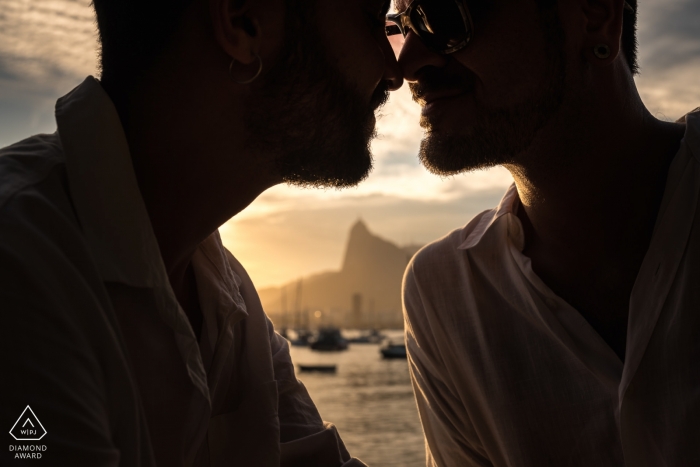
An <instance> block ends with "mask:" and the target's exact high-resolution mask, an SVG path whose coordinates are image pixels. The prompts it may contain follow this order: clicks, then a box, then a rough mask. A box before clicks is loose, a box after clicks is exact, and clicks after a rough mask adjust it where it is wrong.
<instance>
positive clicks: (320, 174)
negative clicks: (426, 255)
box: [248, 0, 402, 188]
mask: <svg viewBox="0 0 700 467" xmlns="http://www.w3.org/2000/svg"><path fill="white" fill-rule="evenodd" d="M387 8H388V2H387V1H384V0H353V1H347V0H342V1H341V0H318V1H309V0H289V1H288V2H287V13H286V16H287V21H286V24H287V32H286V40H285V45H284V47H283V51H282V53H281V54H280V57H281V61H280V62H279V63H277V64H276V65H275V66H274V69H272V70H271V71H270V72H269V73H268V74H267V76H266V78H265V79H263V80H261V82H260V83H259V84H258V85H257V86H256V87H255V91H254V92H253V94H252V95H251V97H250V108H252V109H253V111H252V113H251V114H250V116H249V119H248V125H249V128H250V129H251V132H253V133H254V134H255V135H256V138H255V140H256V141H255V142H254V144H256V145H257V149H258V150H265V151H270V152H272V153H276V154H278V158H277V167H278V170H279V171H280V174H281V176H282V177H283V179H284V181H286V182H288V183H291V184H295V185H301V186H314V187H333V188H340V187H346V186H353V185H356V184H357V183H359V182H360V181H362V180H363V179H364V178H366V177H367V175H368V174H369V172H370V170H371V168H372V154H371V152H370V141H371V139H372V138H373V137H374V136H375V116H374V112H375V110H377V109H378V108H379V107H380V106H381V105H383V104H384V103H385V102H386V100H387V99H388V91H389V90H390V89H397V88H398V87H399V86H400V85H401V83H402V78H401V75H400V71H399V68H398V64H397V62H396V59H395V57H394V54H393V52H392V51H391V46H390V45H389V42H388V40H387V39H386V35H385V33H384V14H385V13H386V9H387ZM270 129H272V130H270Z"/></svg>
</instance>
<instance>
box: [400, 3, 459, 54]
mask: <svg viewBox="0 0 700 467" xmlns="http://www.w3.org/2000/svg"><path fill="white" fill-rule="evenodd" d="M411 22H412V23H413V25H414V27H415V28H416V29H418V30H419V32H420V36H421V39H423V41H424V42H425V44H426V45H427V46H428V47H430V48H432V49H434V50H436V51H439V52H444V51H447V50H449V49H451V48H453V47H459V46H461V45H463V44H464V43H465V42H466V41H467V40H468V39H469V35H470V33H471V31H469V30H468V28H467V26H466V25H465V20H464V16H463V12H462V10H461V9H460V8H459V6H458V4H457V2H456V1H454V0H444V1H441V2H429V1H426V2H421V3H420V4H419V5H417V6H416V7H415V8H414V9H413V12H412V13H411Z"/></svg>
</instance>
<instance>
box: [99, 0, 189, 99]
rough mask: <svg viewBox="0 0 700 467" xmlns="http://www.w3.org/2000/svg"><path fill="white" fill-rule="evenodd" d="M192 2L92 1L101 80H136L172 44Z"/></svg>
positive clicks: (116, 81)
mask: <svg viewBox="0 0 700 467" xmlns="http://www.w3.org/2000/svg"><path fill="white" fill-rule="evenodd" d="M191 3H192V0H93V1H92V5H93V7H94V8H95V16H96V17H97V29H98V33H99V42H100V51H99V59H100V60H99V67H100V74H101V76H102V80H103V81H104V80H109V81H110V82H112V83H119V86H120V87H123V86H129V85H130V84H133V83H135V82H136V81H138V80H139V79H140V78H141V77H142V76H143V75H144V73H145V72H146V71H147V70H148V69H149V68H151V67H152V66H153V65H154V64H155V62H156V61H157V60H158V58H159V57H160V56H161V55H162V53H163V52H164V51H165V50H166V49H167V48H168V46H169V45H170V43H171V42H172V39H173V35H174V33H175V32H176V31H177V29H178V27H179V26H180V24H181V22H182V16H183V13H184V11H185V9H186V8H187V7H188V6H189V5H190V4H191Z"/></svg>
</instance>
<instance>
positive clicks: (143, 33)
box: [0, 0, 402, 467]
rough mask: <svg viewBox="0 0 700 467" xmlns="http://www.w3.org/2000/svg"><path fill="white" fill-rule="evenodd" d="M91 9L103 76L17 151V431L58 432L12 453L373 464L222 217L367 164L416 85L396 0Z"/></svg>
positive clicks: (0, 407) (12, 206) (262, 466)
mask: <svg viewBox="0 0 700 467" xmlns="http://www.w3.org/2000/svg"><path fill="white" fill-rule="evenodd" d="M82 3H85V2H82ZM92 5H93V6H94V8H95V12H96V18H97V26H98V30H99V39H100V46H101V53H100V59H101V76H100V79H99V80H97V79H95V78H93V77H88V78H86V79H85V81H84V82H83V83H82V84H80V85H79V86H78V87H76V88H75V89H74V90H73V91H71V92H70V93H68V94H67V95H66V96H64V97H62V98H61V99H59V100H58V102H57V105H56V121H57V127H58V129H57V131H56V132H55V133H53V134H51V135H37V136H33V137H31V138H28V139H25V140H23V141H21V142H19V143H16V144H14V145H12V146H9V147H7V148H3V149H2V150H0V314H1V316H2V325H1V326H0V366H1V367H2V371H3V376H2V379H1V382H0V393H1V394H2V403H1V404H0V422H1V423H0V425H1V426H3V427H5V429H8V430H9V429H10V428H11V427H13V424H15V422H16V420H17V419H18V417H20V415H21V414H23V413H25V414H28V413H29V412H26V410H28V409H27V406H29V407H30V408H31V413H32V414H35V415H36V419H38V420H40V423H41V425H42V426H43V427H45V432H44V433H43V434H42V435H41V438H40V440H38V439H37V440H36V441H35V442H32V441H29V442H28V440H27V439H26V436H22V434H21V433H19V432H18V431H17V430H15V431H13V433H12V434H13V436H15V439H16V441H14V440H13V441H12V445H11V446H10V450H9V452H8V451H7V450H3V451H4V452H3V453H2V455H1V457H0V465H3V466H5V465H8V464H11V465H16V464H15V463H21V462H22V461H23V459H21V454H24V453H26V452H25V451H27V450H28V449H29V448H32V451H34V448H35V447H37V446H38V447H39V448H41V447H43V450H42V453H41V454H42V458H41V462H40V464H41V465H44V466H58V467H68V466H92V467H116V466H123V467H137V466H140V467H148V466H156V465H158V466H161V467H178V466H197V467H216V466H227V467H233V466H236V467H280V466H287V467H309V466H322V467H340V466H345V467H350V466H363V465H364V464H363V463H362V462H361V461H359V460H358V459H356V458H352V457H351V456H350V455H349V454H348V452H347V450H346V449H345V446H344V444H343V442H342V440H341V439H340V437H339V435H338V433H337V431H336V429H335V427H334V426H333V425H332V424H329V423H325V422H323V421H322V419H321V416H320V415H319V413H318V411H317V409H316V407H315V406H314V403H313V401H312V400H311V398H310V397H309V394H308V393H307V391H306V389H305V388H304V385H303V384H302V383H301V382H300V381H299V380H297V378H296V375H295V371H294V365H293V363H292V361H291V357H290V354H289V348H288V345H287V341H286V340H285V339H284V338H282V337H281V336H280V335H279V334H277V333H276V332H275V331H274V328H273V325H272V323H271V322H270V320H269V319H268V318H267V316H266V315H265V312H264V311H263V309H262V305H261V304H260V300H259V298H258V295H257V293H256V291H255V287H254V285H253V283H252V281H251V279H250V278H249V277H248V275H247V274H246V272H245V269H244V268H243V266H242V265H241V264H240V263H239V262H238V261H237V260H236V259H235V258H234V257H233V256H232V254H231V253H229V251H228V250H227V249H226V248H224V246H223V245H222V243H221V238H220V237H219V234H218V230H217V229H218V227H219V226H220V225H221V224H223V223H224V222H226V221H227V220H228V219H229V218H231V217H232V216H234V215H236V214H237V213H238V212H240V211H241V210H243V209H244V208H245V207H246V206H248V204H250V203H251V202H252V201H253V200H254V199H255V198H256V197H257V196H258V195H260V194H261V193H262V192H263V191H265V190H266V189H268V188H270V187H272V186H274V185H276V184H279V183H290V184H292V185H301V186H304V187H335V188H342V187H347V186H353V185H355V184H357V183H359V182H360V181H361V180H363V179H364V178H365V177H366V176H367V174H368V172H369V171H370V169H371V166H372V154H371V152H370V147H369V143H370V140H371V139H372V137H373V135H374V129H375V111H376V110H377V108H379V107H380V106H381V105H382V104H383V103H384V102H385V101H386V99H387V98H388V91H389V90H391V89H396V88H398V87H400V86H401V84H402V77H401V73H400V70H399V67H398V64H397V62H396V59H395V57H394V54H393V52H392V50H391V46H390V44H389V42H388V40H387V36H386V35H385V33H384V25H385V21H384V17H385V15H386V12H387V10H388V5H387V2H386V1H385V0H365V1H361V2H355V1H352V2H348V1H345V0H318V1H310V0H237V1H229V0H177V1H171V0H94V1H93V2H92ZM338 17H342V18H343V28H342V29H338V28H337V27H335V23H336V22H337V21H336V20H337V18H338ZM24 420H25V418H24V417H22V422H23V424H22V423H21V424H19V425H17V428H18V429H19V428H22V427H23V426H24V425H26V424H27V422H25V421H24ZM37 424H38V422H37V420H35V421H34V426H36V425H37ZM26 429H29V428H28V426H27V428H26ZM44 435H45V436H44ZM5 436H8V437H9V434H6V435H5ZM30 454H35V452H32V453H30Z"/></svg>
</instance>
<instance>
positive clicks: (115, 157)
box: [56, 76, 165, 287]
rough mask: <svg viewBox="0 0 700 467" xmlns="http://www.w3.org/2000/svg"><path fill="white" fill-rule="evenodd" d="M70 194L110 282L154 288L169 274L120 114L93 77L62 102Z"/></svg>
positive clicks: (59, 113) (58, 117) (59, 104)
mask: <svg viewBox="0 0 700 467" xmlns="http://www.w3.org/2000/svg"><path fill="white" fill-rule="evenodd" d="M56 122H57V124H58V134H59V136H60V138H61V143H62V145H63V150H64V154H65V158H66V170H67V173H68V181H69V189H70V193H71V198H72V200H73V205H74V207H75V210H76V213H77V216H78V220H79V222H80V226H81V229H82V231H83V234H84V236H85V239H86V241H87V243H88V245H89V247H90V250H91V252H92V254H93V257H94V259H95V263H96V264H97V267H98V269H99V272H100V274H101V276H102V278H103V280H104V281H106V282H120V283H123V284H126V285H130V286H135V287H154V286H156V285H157V284H160V283H162V280H163V279H164V278H163V277H162V276H163V274H165V267H164V265H163V262H162V259H161V256H160V249H159V247H158V242H157V241H156V238H155V235H154V233H153V230H152V228H151V223H150V220H149V217H148V212H147V211H146V207H145V205H144V203H143V200H142V198H141V193H140V191H139V187H138V184H137V182H136V176H135V174H134V169H133V166H132V162H131V156H130V154H129V146H128V144H127V141H126V136H125V134H124V130H123V128H122V125H121V122H120V120H119V116H118V114H117V111H116V109H115V107H114V105H113V103H112V101H111V100H110V98H109V96H108V95H107V93H106V92H105V91H104V89H102V86H101V85H100V84H99V82H98V81H97V80H96V79H95V78H93V77H92V76H90V77H88V78H86V79H85V81H83V83H82V84H80V85H79V86H78V87H77V88H75V89H74V90H73V91H71V92H70V93H68V94H67V95H65V96H64V97H62V98H60V99H59V100H58V102H57V103H56Z"/></svg>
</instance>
